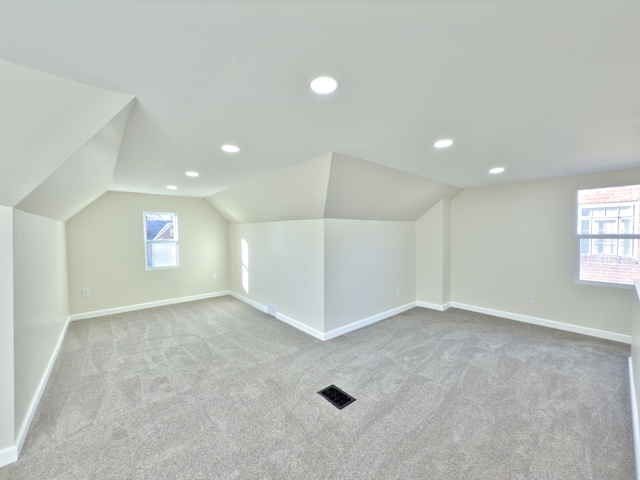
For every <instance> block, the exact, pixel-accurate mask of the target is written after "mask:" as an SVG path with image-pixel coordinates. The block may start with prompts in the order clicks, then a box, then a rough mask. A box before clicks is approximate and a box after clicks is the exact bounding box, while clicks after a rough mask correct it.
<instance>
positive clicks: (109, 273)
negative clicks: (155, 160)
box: [67, 192, 229, 314]
mask: <svg viewBox="0 0 640 480" xmlns="http://www.w3.org/2000/svg"><path fill="white" fill-rule="evenodd" d="M143 212H170V213H176V214H177V215H178V229H179V242H180V243H179V249H180V267H178V268H168V269H159V270H149V271H147V270H146V268H145V245H144V233H143V218H142V217H143V215H142V214H143ZM227 252H228V229H227V223H226V222H225V221H224V220H223V219H222V217H221V216H220V215H219V214H218V213H217V212H216V211H215V210H214V209H213V208H212V207H211V206H210V205H209V204H208V203H207V202H206V201H205V200H203V199H196V198H186V197H175V196H161V195H144V194H133V193H120V192H107V193H106V194H104V195H103V196H102V197H100V198H98V199H97V200H96V201H95V202H93V203H92V204H91V205H89V206H88V207H87V208H85V209H84V210H82V211H81V212H80V213H78V214H77V215H76V216H74V217H73V218H72V219H70V220H69V221H68V222H67V256H68V265H69V300H70V309H71V313H72V314H76V313H81V312H94V311H100V310H104V309H109V308H118V307H127V306H131V305H138V304H143V303H148V302H154V301H162V300H170V299H174V298H182V297H189V296H195V295H203V294H208V293H215V292H220V291H226V290H227V289H228V288H229V278H228V272H229V264H228V255H227ZM213 274H216V275H217V279H216V280H214V279H213ZM83 288H89V289H90V296H88V297H82V295H81V291H82V289H83Z"/></svg>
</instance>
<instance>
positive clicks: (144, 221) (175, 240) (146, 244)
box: [142, 212, 180, 271]
mask: <svg viewBox="0 0 640 480" xmlns="http://www.w3.org/2000/svg"><path fill="white" fill-rule="evenodd" d="M149 215H169V216H171V217H172V218H173V226H172V227H171V228H172V229H173V232H174V233H173V235H172V238H171V239H163V238H160V239H151V240H149V239H147V216H149ZM142 230H143V232H142V233H143V235H144V260H145V270H147V271H149V270H164V269H167V268H178V267H179V266H180V245H179V243H180V242H179V237H180V233H179V229H178V215H177V214H176V213H170V212H143V213H142ZM151 244H173V245H175V257H176V261H175V265H162V266H158V267H154V266H150V265H149V263H150V262H149V245H151Z"/></svg>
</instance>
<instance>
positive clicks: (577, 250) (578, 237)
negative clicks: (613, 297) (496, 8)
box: [573, 185, 640, 290]
mask: <svg viewBox="0 0 640 480" xmlns="http://www.w3.org/2000/svg"><path fill="white" fill-rule="evenodd" d="M625 186H627V185H616V186H613V187H593V188H581V189H578V190H577V191H576V201H575V205H576V209H575V215H574V222H573V234H574V239H575V241H574V256H575V258H574V280H575V283H577V284H579V285H589V286H597V287H608V288H622V289H625V290H630V289H634V288H635V286H634V285H633V284H628V283H614V282H599V281H596V280H582V279H581V278H580V260H581V241H582V240H589V241H591V240H617V241H619V240H631V241H632V242H633V241H640V233H637V234H634V233H632V234H625V233H617V234H607V233H603V234H595V233H588V234H585V233H580V231H579V230H581V228H580V222H581V220H582V219H583V218H584V217H583V216H582V215H581V212H582V208H594V207H603V206H604V207H620V206H627V205H629V204H632V205H633V206H634V210H633V217H632V218H633V219H634V221H638V220H637V216H638V214H639V213H640V212H639V209H640V202H638V201H634V200H630V201H618V202H611V203H606V202H605V203H597V204H595V203H594V204H583V205H580V192H582V191H588V190H597V189H599V188H616V187H625ZM628 186H633V185H628ZM587 205H589V207H587ZM598 218H600V217H598ZM602 218H603V219H605V218H607V217H606V215H605V216H604V217H602ZM611 218H612V219H613V218H615V219H616V220H617V221H618V222H619V219H620V216H616V217H611ZM637 228H640V225H638V226H637ZM639 231H640V230H639ZM636 248H637V249H640V244H636V245H634V247H633V251H634V255H637V251H636ZM590 249H591V247H590ZM596 255H603V256H612V257H622V258H634V256H633V255H632V256H630V257H629V256H620V255H613V254H605V253H602V254H596Z"/></svg>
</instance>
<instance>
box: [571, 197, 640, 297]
mask: <svg viewBox="0 0 640 480" xmlns="http://www.w3.org/2000/svg"><path fill="white" fill-rule="evenodd" d="M639 239H640V185H631V186H625V187H611V188H595V189H590V190H580V191H578V211H577V230H576V242H577V251H578V252H579V261H578V262H577V269H578V272H577V278H578V281H580V282H589V283H590V282H596V283H602V284H612V285H616V284H617V285H632V284H633V280H634V279H635V278H640V264H639V262H638V260H639V258H640V257H639V255H638V254H639V253H640V252H639V251H638V246H639V245H638V240H639Z"/></svg>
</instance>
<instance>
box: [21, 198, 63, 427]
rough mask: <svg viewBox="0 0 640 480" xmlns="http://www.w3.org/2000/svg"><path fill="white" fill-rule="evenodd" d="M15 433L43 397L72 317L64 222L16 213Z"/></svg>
mask: <svg viewBox="0 0 640 480" xmlns="http://www.w3.org/2000/svg"><path fill="white" fill-rule="evenodd" d="M13 220H14V221H13V226H14V230H13V238H14V245H13V258H14V285H13V287H14V328H15V332H14V333H15V429H16V432H18V431H19V430H20V428H21V427H22V424H23V422H24V421H25V419H26V417H27V414H28V411H29V407H30V405H31V402H32V401H33V399H34V397H35V396H36V394H37V393H38V387H39V384H40V382H41V381H42V379H43V377H44V376H45V373H46V371H47V367H48V365H49V362H50V361H51V358H52V356H53V354H54V352H55V349H56V346H57V343H58V341H59V339H60V335H61V334H62V331H63V329H64V326H65V323H66V321H67V317H68V316H69V301H68V299H69V294H68V287H67V258H66V244H65V226H64V223H63V222H58V221H55V220H51V219H49V218H46V217H41V216H38V215H33V214H30V213H25V212H22V211H20V210H14V217H13Z"/></svg>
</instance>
